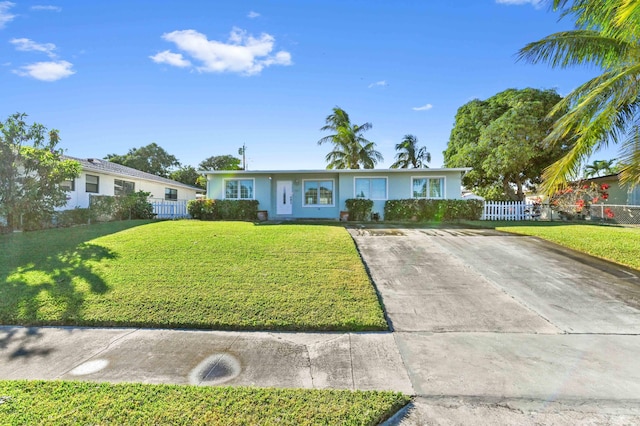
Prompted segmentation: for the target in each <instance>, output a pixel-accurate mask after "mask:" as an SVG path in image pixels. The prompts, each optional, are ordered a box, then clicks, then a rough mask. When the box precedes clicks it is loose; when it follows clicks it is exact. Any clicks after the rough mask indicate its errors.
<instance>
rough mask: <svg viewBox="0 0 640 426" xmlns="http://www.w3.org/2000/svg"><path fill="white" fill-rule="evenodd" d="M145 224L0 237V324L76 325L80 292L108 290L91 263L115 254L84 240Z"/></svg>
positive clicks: (79, 315) (82, 296) (81, 299)
mask: <svg viewBox="0 0 640 426" xmlns="http://www.w3.org/2000/svg"><path fill="white" fill-rule="evenodd" d="M147 223H149V222H148V221H123V222H110V223H102V224H97V225H91V226H81V227H75V228H64V229H51V230H45V231H35V232H28V233H14V234H11V235H4V236H0V245H1V246H2V251H1V252H0V324H11V325H44V324H46V325H75V324H77V323H78V322H79V321H81V320H82V314H83V303H84V300H85V298H86V296H87V295H88V294H104V293H106V292H108V291H109V286H108V284H107V283H106V282H105V281H104V279H103V278H102V277H100V276H99V275H97V274H96V273H95V271H94V267H93V265H94V264H96V263H99V262H100V261H102V260H104V259H114V258H115V257H116V254H115V253H114V252H112V251H111V250H109V249H107V248H105V247H102V246H100V245H98V244H95V243H91V242H90V241H91V240H93V239H95V238H98V237H101V236H105V235H109V234H113V233H116V232H120V231H123V230H126V229H130V228H132V227H136V226H140V225H144V224H147ZM5 343H6V342H5Z"/></svg>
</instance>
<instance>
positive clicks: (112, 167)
mask: <svg viewBox="0 0 640 426" xmlns="http://www.w3.org/2000/svg"><path fill="white" fill-rule="evenodd" d="M63 157H64V158H67V159H69V160H75V161H77V162H78V163H80V166H82V170H83V171H91V172H98V173H105V174H109V175H117V176H127V177H132V178H137V179H144V180H149V181H152V182H159V183H164V184H167V185H172V186H178V187H181V188H189V189H193V190H196V191H200V192H203V191H204V189H202V188H199V187H197V186H193V185H187V184H185V183H182V182H178V181H175V180H171V179H167V178H163V177H160V176H156V175H154V174H151V173H147V172H143V171H140V170H137V169H132V168H131V167H127V166H123V165H121V164H116V163H112V162H111V161H107V160H102V159H100V158H77V157H71V156H69V155H63Z"/></svg>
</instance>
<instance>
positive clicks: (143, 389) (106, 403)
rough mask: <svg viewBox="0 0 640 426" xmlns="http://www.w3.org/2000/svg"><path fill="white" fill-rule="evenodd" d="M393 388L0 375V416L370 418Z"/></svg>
mask: <svg viewBox="0 0 640 426" xmlns="http://www.w3.org/2000/svg"><path fill="white" fill-rule="evenodd" d="M408 402H409V398H408V397H407V396H404V395H402V394H399V393H393V392H372V391H368V392H351V391H337V390H302V389H261V388H241V387H238V388H231V387H195V386H177V385H143V384H108V383H87V382H64V381H52V382H47V381H0V419H2V421H1V422H2V424H15V425H19V424H20V425H37V424H56V425H76V424H139V425H153V424H183V425H211V424H225V425H248V424H261V425H268V424H285V425H314V424H323V425H335V424H352V425H376V424H379V423H380V421H383V420H385V419H387V418H388V417H390V416H391V415H393V413H394V412H396V411H397V410H398V409H400V408H401V407H402V406H403V405H405V404H407V403H408Z"/></svg>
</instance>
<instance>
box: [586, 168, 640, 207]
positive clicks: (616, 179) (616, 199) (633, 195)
mask: <svg viewBox="0 0 640 426" xmlns="http://www.w3.org/2000/svg"><path fill="white" fill-rule="evenodd" d="M585 182H594V183H596V184H598V185H602V184H605V183H606V184H607V185H609V189H608V190H607V192H608V194H609V199H608V200H607V204H610V205H622V206H639V205H640V185H636V186H635V188H632V187H631V186H630V185H625V186H622V185H621V184H620V175H619V174H612V175H606V176H599V177H594V178H590V179H586V180H585Z"/></svg>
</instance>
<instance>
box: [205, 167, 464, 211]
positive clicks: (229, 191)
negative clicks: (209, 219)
mask: <svg viewBox="0 0 640 426" xmlns="http://www.w3.org/2000/svg"><path fill="white" fill-rule="evenodd" d="M469 170H471V169H470V168H451V169H342V170H264V171H248V170H246V171H245V170H237V171H203V172H201V173H204V174H206V176H207V198H211V199H232V200H258V202H259V205H258V210H264V211H266V212H267V213H268V217H269V219H276V220H287V219H339V218H340V212H341V211H344V210H346V207H345V201H346V200H347V199H349V198H366V199H370V200H373V210H372V213H378V214H379V215H380V218H381V219H383V218H384V217H383V215H384V204H385V202H386V201H387V200H396V199H407V198H430V199H462V193H461V188H462V184H461V180H462V176H463V175H464V173H465V172H467V171H469Z"/></svg>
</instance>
